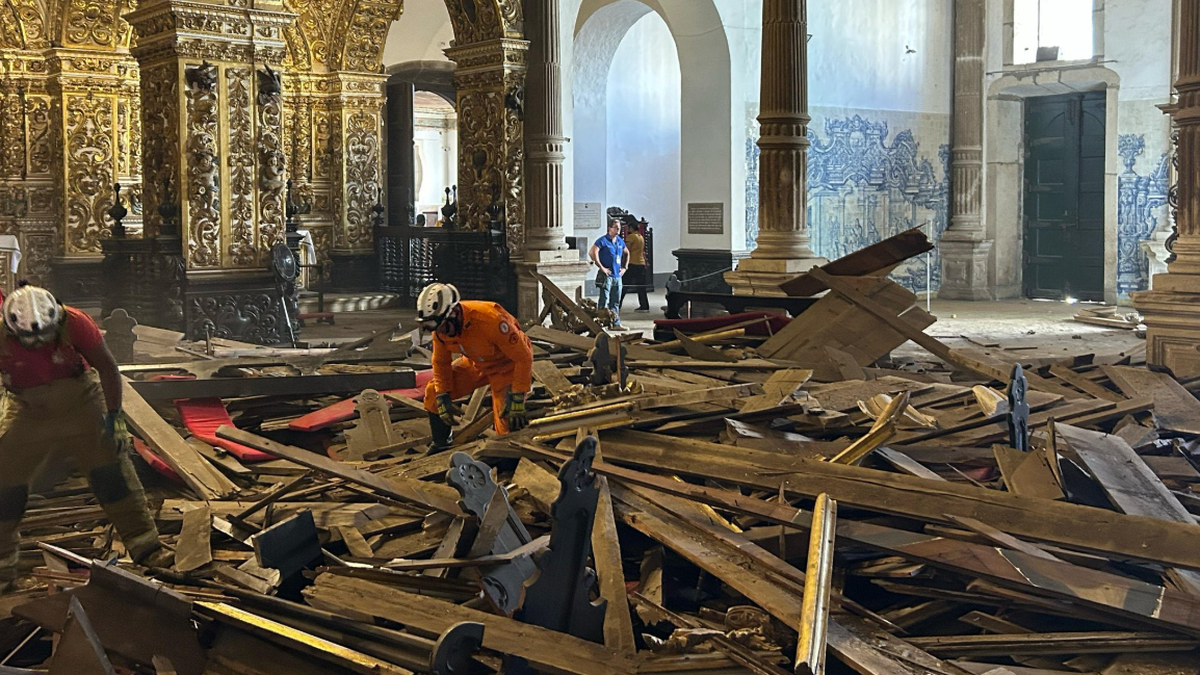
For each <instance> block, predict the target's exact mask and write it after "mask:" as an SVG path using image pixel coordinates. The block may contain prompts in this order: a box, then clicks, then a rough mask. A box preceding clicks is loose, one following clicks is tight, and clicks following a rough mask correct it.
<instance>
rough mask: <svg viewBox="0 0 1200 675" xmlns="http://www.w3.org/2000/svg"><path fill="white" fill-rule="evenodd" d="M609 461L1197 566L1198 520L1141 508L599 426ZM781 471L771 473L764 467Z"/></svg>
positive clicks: (1199, 545)
mask: <svg viewBox="0 0 1200 675" xmlns="http://www.w3.org/2000/svg"><path fill="white" fill-rule="evenodd" d="M601 436H602V438H603V440H604V443H605V455H606V457H607V461H608V462H610V463H623V464H635V465H638V466H648V467H653V468H656V469H661V470H665V471H670V472H673V473H683V474H688V475H699V476H703V477H711V476H721V479H722V480H726V481H732V482H736V483H738V484H741V485H746V486H749V487H756V488H760V489H763V490H769V491H771V492H772V493H775V492H777V491H778V490H779V486H780V484H781V483H783V484H784V485H785V488H786V490H787V491H788V493H790V494H793V495H798V496H803V497H808V498H816V496H817V495H818V494H820V493H822V492H828V493H829V496H830V497H832V498H833V499H836V500H837V501H838V502H840V503H841V504H842V505H843V506H856V507H859V508H864V509H870V510H872V511H876V512H880V513H888V514H892V515H899V516H906V517H912V518H917V519H921V520H925V521H926V522H935V523H945V524H950V521H949V520H948V518H947V515H957V516H967V517H970V518H976V519H978V520H980V521H983V522H985V523H987V524H989V525H992V526H993V527H997V528H999V529H1002V530H1004V531H1006V532H1008V533H1010V534H1012V535H1014V536H1018V537H1024V538H1028V539H1033V540H1036V541H1045V542H1051V543H1055V544H1058V545H1061V546H1064V547H1067V548H1073V549H1078V550H1081V551H1086V552H1094V553H1099V554H1101V555H1108V556H1116V557H1126V558H1129V559H1133V560H1145V561H1148V562H1157V563H1163V564H1167V565H1172V566H1178V567H1187V568H1190V569H1200V558H1197V556H1196V555H1195V551H1200V528H1197V527H1195V526H1193V525H1186V524H1182V523H1173V522H1168V521H1163V520H1158V519H1155V518H1147V517H1144V516H1129V515H1123V514H1119V513H1114V512H1110V511H1105V510H1103V509H1096V508H1092V507H1088V506H1079V505H1076V504H1068V503H1065V502H1057V501H1050V500H1045V499H1037V498H1034V497H1018V496H1017V495H1013V494H1009V493H1006V492H1000V491H998V490H987V489H983V488H978V487H975V486H972V485H961V484H956V483H950V482H946V481H940V482H939V481H931V480H926V479H922V478H917V477H914V476H905V475H903V474H896V473H890V472H885V471H878V470H875V469H867V468H863V467H858V466H848V465H845V464H831V463H828V462H817V461H812V460H805V459H797V460H790V459H788V458H786V457H781V456H780V455H779V454H778V453H765V452H759V451H753V450H748V449H745V448H733V447H730V446H727V445H719V444H715V443H704V442H702V441H694V440H690V439H676V438H671V437H666V436H661V435H655V434H645V433H641V432H636V431H631V430H628V429H618V430H611V431H604V432H602V433H601ZM762 469H767V470H770V471H778V472H781V473H782V472H786V474H785V475H769V474H768V473H767V472H765V471H762Z"/></svg>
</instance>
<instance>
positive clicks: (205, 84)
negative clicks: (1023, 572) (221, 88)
mask: <svg viewBox="0 0 1200 675" xmlns="http://www.w3.org/2000/svg"><path fill="white" fill-rule="evenodd" d="M184 78H185V79H186V80H187V83H188V86H189V87H196V88H198V89H203V90H204V91H212V90H213V89H216V87H217V67H216V66H214V65H213V64H211V63H209V62H208V61H205V62H203V63H201V64H200V65H198V66H196V67H195V68H192V69H190V70H188V71H187V73H186V74H185V75H184Z"/></svg>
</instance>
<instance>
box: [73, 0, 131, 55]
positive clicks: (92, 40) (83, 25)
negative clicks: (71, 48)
mask: <svg viewBox="0 0 1200 675" xmlns="http://www.w3.org/2000/svg"><path fill="white" fill-rule="evenodd" d="M64 1H65V2H67V3H68V5H67V17H66V21H65V22H64V24H65V25H64V26H63V37H64V40H63V42H64V44H68V45H75V46H86V47H113V46H115V45H116V44H117V42H118V39H119V37H120V34H121V31H122V28H121V27H120V26H118V25H117V22H118V17H117V8H116V3H114V2H111V0H64Z"/></svg>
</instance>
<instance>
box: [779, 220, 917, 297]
mask: <svg viewBox="0 0 1200 675" xmlns="http://www.w3.org/2000/svg"><path fill="white" fill-rule="evenodd" d="M930 250H933V243H932V242H930V241H929V239H928V238H927V237H926V236H925V233H924V232H923V231H922V230H921V228H919V227H914V228H913V229H911V230H905V231H903V232H900V233H899V234H894V235H892V236H890V237H888V238H887V239H884V240H883V241H879V242H876V243H874V244H871V245H870V246H868V247H866V248H861V249H859V250H857V251H855V252H853V253H848V254H846V255H844V256H842V257H841V258H838V259H837V260H834V261H831V262H828V263H826V264H824V265H822V266H821V270H822V271H824V272H825V273H827V274H833V275H836V276H843V277H857V276H863V275H867V274H877V273H880V272H882V273H884V274H886V272H884V270H887V269H890V268H891V267H894V266H895V265H897V264H899V263H902V262H904V261H905V260H908V259H909V258H912V257H914V256H918V255H920V254H922V253H924V252H926V251H930ZM779 287H780V288H781V289H783V292H784V293H787V294H788V295H792V296H810V295H816V294H817V293H820V292H821V291H823V290H825V289H826V288H828V287H827V286H826V285H825V284H823V283H821V282H820V280H818V279H815V278H813V277H812V275H810V274H808V273H807V272H805V273H803V274H801V275H799V276H797V277H793V278H791V279H788V280H787V281H785V282H783V283H782V284H779Z"/></svg>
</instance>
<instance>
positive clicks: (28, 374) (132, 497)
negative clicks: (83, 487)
mask: <svg viewBox="0 0 1200 675" xmlns="http://www.w3.org/2000/svg"><path fill="white" fill-rule="evenodd" d="M0 313H3V315H4V319H3V322H0V379H2V380H3V383H4V393H3V413H0V590H4V589H7V588H12V587H13V586H14V582H15V581H16V579H17V576H18V572H17V561H18V557H19V551H18V548H17V538H16V537H17V527H18V525H19V524H20V522H21V517H22V516H23V515H24V514H25V505H26V501H27V499H28V496H29V482H30V480H31V479H32V478H33V476H34V475H35V474H36V473H37V471H38V469H39V467H40V466H41V464H42V463H43V462H44V461H45V459H46V457H48V456H50V454H51V451H53V450H57V449H59V448H61V449H63V450H66V451H67V452H69V453H70V454H71V456H72V457H73V458H74V460H75V465H76V468H77V469H79V470H80V471H82V472H83V473H84V474H85V475H86V476H87V480H88V484H89V485H90V487H91V489H92V492H93V493H94V494H95V495H96V499H97V501H99V502H100V506H101V507H103V509H104V512H105V514H106V515H107V516H108V519H109V520H110V521H112V524H113V525H114V526H115V527H116V529H117V533H118V534H119V535H120V537H121V541H122V542H123V543H124V544H125V549H126V550H127V551H128V552H129V555H130V557H132V558H133V560H134V562H137V563H140V564H144V565H147V566H151V567H168V566H169V565H170V561H171V558H172V557H173V556H172V555H171V553H170V552H169V551H167V550H165V549H163V548H162V544H161V542H159V540H158V529H157V527H156V526H155V524H154V519H153V518H152V517H151V515H150V511H149V509H148V508H147V506H146V494H145V492H144V490H143V489H142V484H141V481H140V480H138V477H137V474H136V473H135V471H134V467H133V462H132V460H131V458H130V449H131V448H132V445H131V438H130V436H129V432H128V431H127V429H126V427H125V422H124V419H123V418H122V415H121V386H122V383H121V373H120V371H119V370H118V369H117V363H116V361H115V360H114V359H113V357H112V354H111V353H109V351H108V347H107V346H106V345H105V344H104V338H103V337H101V335H100V329H99V328H97V326H96V324H95V322H93V321H92V319H91V317H89V316H88V315H87V314H84V313H83V312H81V311H80V310H78V309H75V308H74V307H67V306H65V305H62V304H60V303H59V302H58V301H57V300H56V299H55V298H54V296H53V295H52V294H51V293H50V291H47V290H46V289H44V288H39V287H37V286H29V285H22V286H20V287H19V288H17V289H16V290H15V291H13V292H12V294H10V295H9V296H8V297H7V298H4V300H3V304H2V305H0Z"/></svg>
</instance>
